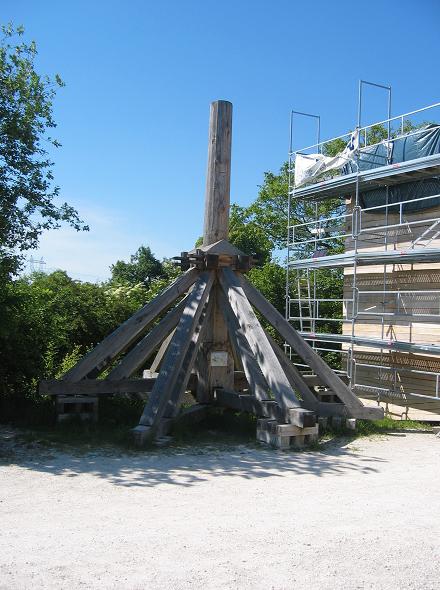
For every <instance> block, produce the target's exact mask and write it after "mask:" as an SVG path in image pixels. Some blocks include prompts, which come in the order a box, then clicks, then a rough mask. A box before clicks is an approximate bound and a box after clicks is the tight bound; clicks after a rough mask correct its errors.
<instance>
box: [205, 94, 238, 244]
mask: <svg viewBox="0 0 440 590" xmlns="http://www.w3.org/2000/svg"><path fill="white" fill-rule="evenodd" d="M231 143H232V104H231V103H230V102H227V101H225V100H218V101H215V102H213V103H211V113H210V119H209V139H208V169H207V176H206V197H205V221H204V227H203V245H204V246H209V245H210V244H213V243H214V242H218V241H219V240H223V239H224V240H227V239H228V230H229V202H230V183H231Z"/></svg>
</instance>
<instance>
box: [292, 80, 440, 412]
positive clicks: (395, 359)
mask: <svg viewBox="0 0 440 590" xmlns="http://www.w3.org/2000/svg"><path fill="white" fill-rule="evenodd" d="M365 84H370V83H368V82H365V81H361V82H360V84H359V103H358V125H357V129H358V132H359V137H360V145H359V149H358V151H357V155H356V159H355V161H354V162H353V164H354V168H355V171H354V172H351V171H350V170H348V171H347V170H345V172H346V173H345V174H342V173H335V171H331V172H328V173H327V175H326V176H324V177H323V176H322V175H321V176H320V177H318V179H317V180H316V181H315V182H314V184H308V185H306V186H301V187H299V188H298V187H297V188H295V186H294V168H295V158H296V155H297V154H298V153H300V154H310V153H324V154H326V153H329V148H330V147H334V146H335V145H341V144H342V145H343V142H346V141H348V139H349V138H350V135H351V132H350V133H347V134H345V135H342V136H339V137H336V138H332V139H330V140H326V141H321V140H320V137H319V134H320V123H321V122H320V119H319V117H318V116H317V115H309V114H307V113H300V112H298V111H292V113H291V120H290V150H289V206H288V220H289V221H288V237H287V282H286V318H287V319H288V320H289V321H291V322H292V323H293V325H294V326H295V327H296V328H297V329H299V331H300V332H301V334H302V335H303V336H304V337H305V338H306V339H307V340H308V341H309V342H310V344H311V346H312V347H313V348H314V349H315V350H316V351H318V352H319V353H320V354H322V355H323V356H324V358H325V359H326V360H327V362H330V363H331V364H332V366H333V368H334V369H335V370H337V371H338V372H339V373H340V374H341V375H343V376H344V377H345V378H346V379H347V382H348V383H349V385H350V387H351V388H352V390H353V391H355V392H356V393H357V394H358V395H359V396H360V397H362V398H369V399H374V400H376V401H378V402H385V403H387V404H393V405H396V406H401V407H406V414H408V408H418V409H421V410H424V411H430V412H436V413H440V390H439V383H440V338H439V337H438V336H439V335H440V334H436V333H435V330H436V329H437V325H440V190H438V187H437V190H433V191H431V193H430V194H426V191H425V193H424V194H423V195H422V196H417V195H416V196H415V197H414V198H401V199H397V200H396V198H390V196H389V195H390V191H391V190H392V187H396V186H397V185H400V186H402V185H403V184H404V183H410V182H411V183H412V182H418V181H421V182H427V181H428V180H429V179H431V180H432V179H434V180H435V181H436V182H437V180H438V182H439V187H440V153H435V154H433V155H428V156H423V157H415V158H413V159H409V160H407V161H402V162H399V163H398V164H396V163H395V162H393V161H392V158H391V153H390V151H389V150H388V151H387V152H386V156H385V157H383V158H382V160H381V159H380V158H379V157H377V156H375V159H374V162H373V164H372V163H371V162H369V164H370V165H369V166H368V169H365V167H364V169H362V165H360V163H361V164H362V162H365V161H367V159H368V158H369V157H370V156H369V154H371V153H372V148H374V146H375V145H379V143H382V144H383V145H386V146H387V145H390V142H396V141H398V140H400V139H402V138H407V137H411V136H413V138H414V139H417V134H420V133H421V125H420V124H421V123H422V122H423V123H426V118H428V119H429V124H430V129H435V128H436V127H437V128H438V127H439V124H438V123H437V122H436V121H440V116H439V115H440V103H436V104H433V105H430V106H428V107H425V108H423V109H418V110H416V111H411V112H410V113H405V114H403V115H399V116H398V117H391V112H390V111H391V89H390V88H389V87H387V86H381V85H376V84H373V86H378V87H379V88H384V89H385V90H386V91H387V93H388V117H387V118H386V119H384V120H382V121H379V122H378V123H374V124H372V125H367V126H361V119H362V88H363V86H364V85H365ZM298 115H300V116H304V115H305V116H308V117H314V118H315V119H316V121H317V124H318V133H317V135H318V141H317V143H316V144H314V145H311V146H308V147H307V148H303V149H301V150H294V149H293V141H294V133H293V129H294V127H293V121H294V118H295V117H296V116H298ZM421 118H422V120H421ZM433 118H435V121H432V119H433ZM378 132H381V133H382V136H381V137H380V140H379V141H378V138H377V134H378ZM338 142H339V144H338ZM387 142H388V143H387ZM331 155H333V154H331ZM374 189H380V190H382V191H383V199H382V201H381V202H379V203H378V204H377V203H375V204H373V205H371V203H368V202H366V201H365V200H364V199H363V195H364V194H366V192H367V191H371V190H374ZM437 276H438V278H439V280H438V285H437V284H436V281H437ZM405 281H407V283H408V284H406V283H405ZM329 293H330V294H329ZM287 351H288V347H287ZM288 352H289V351H288ZM291 358H292V360H293V361H294V362H295V364H297V366H298V367H299V368H300V369H301V370H302V371H303V372H304V374H307V373H308V374H310V373H311V371H310V370H309V368H308V367H307V366H306V365H304V364H301V363H300V362H296V361H297V359H296V358H295V357H294V355H291Z"/></svg>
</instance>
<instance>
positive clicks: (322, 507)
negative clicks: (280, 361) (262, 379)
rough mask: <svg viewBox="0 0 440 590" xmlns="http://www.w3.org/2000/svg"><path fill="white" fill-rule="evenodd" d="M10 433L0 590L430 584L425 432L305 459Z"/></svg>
mask: <svg viewBox="0 0 440 590" xmlns="http://www.w3.org/2000/svg"><path fill="white" fill-rule="evenodd" d="M3 434H5V433H3ZM7 439H8V436H7V433H6V435H4V436H3V443H4V444H3V459H2V461H1V465H0V523H1V529H0V530H1V533H0V534H1V538H0V588H2V589H8V590H9V589H16V588H18V589H27V588H32V589H40V588H42V589H46V588H47V589H52V588H53V589H57V590H58V589H69V590H73V589H76V588H86V589H95V588H103V589H107V588H108V589H110V588H111V589H118V590H120V589H126V588H128V589H139V590H145V589H148V590H154V589H159V588H160V589H163V588H165V589H168V588H172V589H187V588H203V589H211V588H221V589H228V588H233V589H248V588H252V589H260V588H261V589H262V588H264V589H265V590H266V589H270V588H272V589H277V590H278V589H286V590H290V589H292V588H295V587H297V588H300V589H302V588H306V587H307V588H312V589H313V588H319V589H321V590H324V589H332V590H334V589H338V588H344V589H352V588H353V589H354V588H374V589H388V588H389V589H393V590H396V589H406V588H417V589H423V590H429V589H434V588H435V589H438V588H439V587H440V440H438V439H436V438H435V437H434V435H433V434H426V433H410V434H403V433H396V434H393V435H387V436H384V437H375V438H371V439H357V440H355V441H354V442H352V443H350V444H347V443H346V444H344V441H339V442H335V443H333V444H329V445H326V446H325V447H324V448H323V450H322V451H315V452H303V453H294V452H292V453H290V452H289V453H285V452H280V451H274V450H270V449H263V448H251V447H246V446H235V447H231V448H228V449H224V448H216V447H214V446H213V447H204V448H199V449H191V450H189V449H183V450H180V451H179V450H176V449H174V450H171V451H166V450H159V451H157V452H154V453H151V452H150V453H149V454H148V453H145V454H144V453H141V454H117V453H115V451H112V452H102V451H101V452H99V453H97V452H88V453H86V454H83V455H80V454H72V453H61V452H59V451H54V450H52V451H51V450H50V449H49V450H45V451H42V450H41V449H39V448H38V445H37V447H35V446H34V447H32V445H30V448H28V447H25V448H22V449H18V450H17V449H13V450H11V448H10V446H9V447H7ZM5 449H6V450H5ZM0 450H1V449H0Z"/></svg>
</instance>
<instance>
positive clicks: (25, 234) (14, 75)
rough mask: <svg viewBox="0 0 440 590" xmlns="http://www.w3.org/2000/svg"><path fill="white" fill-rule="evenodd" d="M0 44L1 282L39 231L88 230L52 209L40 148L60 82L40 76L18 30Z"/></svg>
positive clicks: (7, 31)
mask: <svg viewBox="0 0 440 590" xmlns="http://www.w3.org/2000/svg"><path fill="white" fill-rule="evenodd" d="M2 32H3V37H2V39H1V40H0V278H3V280H5V279H6V278H7V277H8V276H10V275H11V274H14V273H15V272H16V271H17V270H18V269H19V267H20V263H21V261H22V258H23V255H22V254H21V253H22V252H23V251H25V250H29V249H32V248H36V246H37V244H38V239H39V236H40V234H41V233H42V231H43V230H47V229H51V228H57V227H59V226H60V224H61V222H67V223H68V224H70V225H71V226H73V227H74V228H75V229H77V230H81V229H88V228H87V226H84V224H83V223H82V221H81V220H80V219H79V217H78V213H77V212H76V211H75V209H73V208H72V207H71V206H70V205H68V204H67V203H64V204H61V205H57V204H56V200H57V197H58V195H59V188H58V187H54V186H53V174H52V166H53V163H52V162H51V160H50V158H49V156H48V152H47V150H46V148H45V147H44V144H45V143H46V144H50V145H52V146H53V147H59V145H60V144H59V143H58V141H57V140H56V139H53V138H52V137H50V136H48V134H47V132H48V130H49V129H51V128H53V127H55V126H56V124H55V122H54V119H53V116H52V101H53V99H54V97H55V93H56V89H57V88H59V87H62V86H64V83H63V82H62V80H61V78H60V77H59V76H55V78H54V79H53V80H52V79H50V78H49V77H47V76H44V77H43V76H40V75H39V74H38V73H37V72H36V70H35V68H34V64H35V58H36V55H37V48H36V45H35V43H34V42H33V41H32V42H31V43H28V44H27V43H25V42H23V41H22V40H21V39H20V37H21V36H22V35H23V32H24V30H23V28H22V27H18V28H16V29H14V27H13V26H12V25H8V26H3V27H2Z"/></svg>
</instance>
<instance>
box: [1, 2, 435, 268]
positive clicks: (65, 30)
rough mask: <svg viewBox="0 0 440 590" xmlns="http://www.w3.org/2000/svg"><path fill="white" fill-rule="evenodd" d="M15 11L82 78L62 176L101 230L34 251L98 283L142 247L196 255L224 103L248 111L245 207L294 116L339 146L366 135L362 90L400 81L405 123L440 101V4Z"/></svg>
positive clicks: (45, 54) (373, 110)
mask: <svg viewBox="0 0 440 590" xmlns="http://www.w3.org/2000/svg"><path fill="white" fill-rule="evenodd" d="M1 15H2V16H1V21H2V22H8V21H13V22H14V23H15V24H23V25H24V26H25V28H26V35H27V37H28V38H29V39H30V38H31V39H35V41H36V42H37V45H38V49H39V58H38V67H39V69H40V71H42V72H45V73H49V74H52V73H59V74H60V75H61V77H62V78H63V79H64V80H65V82H66V88H64V89H62V90H61V91H60V92H59V94H58V97H57V99H56V104H55V116H56V120H57V122H58V129H57V135H58V138H59V140H60V141H61V142H62V144H63V147H62V148H61V149H59V150H57V151H56V153H55V155H54V158H55V162H56V166H55V177H56V181H57V184H59V185H60V187H61V189H62V190H61V192H62V197H63V199H65V200H67V201H68V202H69V203H71V204H73V205H74V206H75V207H77V209H78V210H79V212H80V213H81V215H82V216H83V218H84V219H85V220H86V221H87V222H88V223H89V224H90V227H91V231H90V233H89V234H88V235H85V234H76V233H75V232H73V231H72V230H69V229H62V230H59V231H57V232H51V233H49V234H47V235H46V236H44V237H43V239H42V241H41V248H40V250H39V251H38V252H37V253H34V255H36V256H37V255H38V256H43V257H44V259H45V260H46V262H47V266H48V267H61V268H65V269H66V270H68V271H69V272H70V273H72V274H73V275H74V276H80V275H81V276H82V277H83V278H87V276H88V275H91V276H97V277H105V276H107V275H108V266H109V265H110V264H111V263H112V262H114V261H115V260H116V259H118V258H125V259H127V258H128V256H129V255H130V253H133V252H134V251H135V250H136V249H137V247H138V246H139V245H140V244H141V243H144V244H147V245H150V246H151V248H152V250H153V252H155V254H156V255H157V256H159V257H163V256H172V255H175V254H177V253H179V252H180V251H181V250H186V249H189V248H191V247H192V246H193V244H194V241H195V239H196V238H197V237H198V236H199V235H200V234H201V230H202V223H203V199H204V184H205V168H206V150H207V126H208V116H209V103H210V101H212V100H215V99H226V100H230V101H231V102H232V103H233V104H234V127H233V168H232V194H231V198H232V200H233V201H235V202H238V203H239V204H242V205H245V204H248V203H249V202H250V201H251V200H252V199H253V198H255V196H256V194H257V190H258V188H257V187H258V184H260V183H261V182H262V179H263V173H264V171H266V170H274V171H276V170H277V169H278V168H279V167H280V165H281V164H282V162H283V161H284V160H285V159H286V155H287V149H288V118H289V111H290V109H291V108H295V109H299V110H306V111H308V112H312V113H318V114H320V115H321V117H322V131H323V136H324V137H331V136H334V135H338V134H340V133H343V132H346V131H348V130H349V129H351V128H353V126H354V125H355V122H356V108H357V102H356V100H357V99H356V95H357V82H358V79H359V78H363V79H366V80H371V81H376V82H379V83H388V84H391V85H392V87H393V93H394V96H393V103H394V104H393V114H399V113H401V112H406V111H409V110H412V109H415V108H418V107H421V106H425V105H427V104H430V103H433V102H437V101H439V100H440V77H439V75H438V71H439V63H440V59H439V58H440V51H439V29H440V1H439V0H418V1H417V2H414V1H409V0H369V1H368V2H355V1H339V2H338V1H335V2H330V1H325V0H315V1H314V2H298V1H295V0H290V1H289V0H272V1H271V2H269V1H262V0H252V1H249V0H235V1H231V0H223V1H222V2H218V1H217V2H213V1H211V0H187V1H185V2H183V1H178V0H173V1H161V2H158V1H155V2H153V1H150V0H143V1H142V0H125V2H121V1H119V2H116V1H115V0H105V1H104V0H94V1H91V0H88V1H84V0H75V1H74V2H60V1H59V0H58V1H47V0H39V1H38V2H35V0H3V2H2V10H1ZM366 100H367V108H366V113H365V122H370V121H371V122H372V121H374V120H378V119H382V118H384V117H385V112H386V111H385V109H386V105H385V97H384V96H383V95H382V94H380V93H378V92H377V91H376V92H374V91H368V92H367V93H366ZM312 133H313V131H312V129H311V127H310V128H309V129H305V128H304V129H302V133H301V135H300V136H299V137H298V144H301V143H306V144H309V143H313V142H312V141H310V138H311V137H312ZM298 147H300V145H298Z"/></svg>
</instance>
